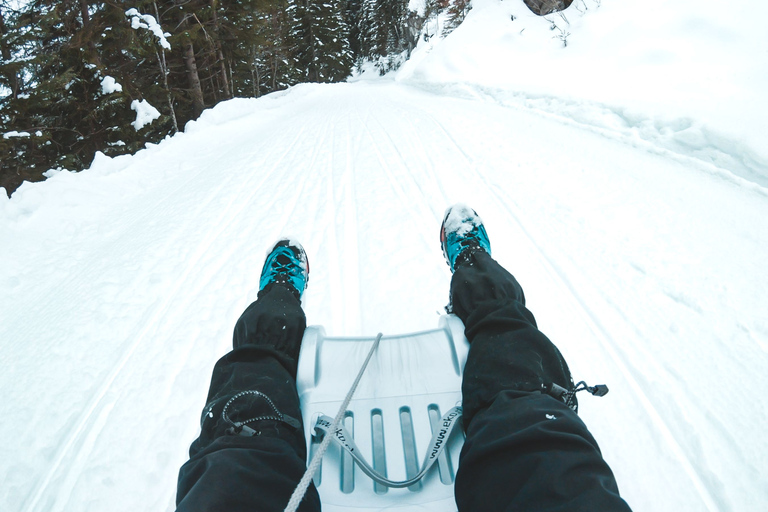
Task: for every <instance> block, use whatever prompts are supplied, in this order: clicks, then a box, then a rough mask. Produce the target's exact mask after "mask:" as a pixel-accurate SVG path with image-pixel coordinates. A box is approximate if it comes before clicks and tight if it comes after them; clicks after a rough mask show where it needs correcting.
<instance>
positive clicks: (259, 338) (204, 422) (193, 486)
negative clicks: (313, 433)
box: [176, 284, 320, 512]
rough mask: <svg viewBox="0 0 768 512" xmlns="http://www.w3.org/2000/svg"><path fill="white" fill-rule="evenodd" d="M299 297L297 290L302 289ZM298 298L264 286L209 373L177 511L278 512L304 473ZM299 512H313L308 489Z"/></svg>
mask: <svg viewBox="0 0 768 512" xmlns="http://www.w3.org/2000/svg"><path fill="white" fill-rule="evenodd" d="M302 291H303V286H302ZM299 296H300V294H299V293H296V291H295V290H294V289H291V288H290V287H288V286H285V285H284V284H268V285H267V286H266V287H264V289H262V290H261V291H260V292H259V295H258V300H256V302H254V303H253V304H251V305H250V306H249V307H248V308H247V309H246V310H245V312H244V313H243V314H242V316H241V317H240V319H239V320H238V321H237V324H236V326H235V332H234V338H233V346H234V348H233V350H232V351H231V352H229V353H228V354H227V355H225V356H224V357H222V358H221V359H220V360H219V361H218V362H217V363H216V366H215V367H214V370H213V376H212V378H211V386H210V390H209V392H208V399H207V401H206V406H205V408H204V410H203V414H202V419H201V433H200V437H199V438H198V439H197V440H195V441H194V442H193V443H192V446H191V447H190V451H189V454H190V460H189V461H188V462H187V463H186V464H184V466H183V467H182V468H181V470H180V471H179V479H178V488H177V496H176V505H177V510H178V511H180V512H191V511H201V512H202V511H214V510H226V511H227V512H238V511H243V512H246V511H247V512H254V511H264V512H277V511H282V510H283V509H284V508H285V506H286V505H287V503H288V500H289V499H290V497H291V493H292V492H293V490H294V488H295V487H296V485H297V484H298V482H299V480H300V479H301V477H302V475H303V474H304V471H305V469H306V444H305V440H304V431H303V427H302V423H301V411H300V409H299V397H298V394H297V392H296V370H297V363H298V356H299V349H300V346H301V339H302V336H303V334H304V329H305V328H306V317H305V316H304V312H303V310H302V309H301V305H300V302H299ZM299 510H300V511H304V512H309V511H319V510H320V500H319V497H318V495H317V491H316V490H315V488H314V486H310V488H309V490H308V491H307V494H306V496H305V498H304V500H303V502H302V504H301V506H300V507H299Z"/></svg>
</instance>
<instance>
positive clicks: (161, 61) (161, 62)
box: [152, 2, 179, 133]
mask: <svg viewBox="0 0 768 512" xmlns="http://www.w3.org/2000/svg"><path fill="white" fill-rule="evenodd" d="M152 4H153V5H154V6H155V18H156V19H157V21H158V23H159V22H160V11H159V10H158V9H157V2H152ZM155 48H157V47H155ZM155 55H157V65H158V66H160V73H161V74H162V75H163V87H165V94H166V96H167V99H168V108H169V109H170V110H171V120H172V121H173V133H178V132H179V122H178V120H177V119H176V109H175V108H173V95H172V94H171V88H170V87H169V86H168V64H167V63H166V60H165V48H163V47H160V51H159V52H158V51H157V49H155Z"/></svg>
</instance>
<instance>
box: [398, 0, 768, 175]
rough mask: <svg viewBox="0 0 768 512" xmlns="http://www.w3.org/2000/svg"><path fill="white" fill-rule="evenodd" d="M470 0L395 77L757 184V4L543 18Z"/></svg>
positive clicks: (600, 6) (760, 148)
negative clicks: (448, 28) (462, 16)
mask: <svg viewBox="0 0 768 512" xmlns="http://www.w3.org/2000/svg"><path fill="white" fill-rule="evenodd" d="M473 5H474V6H475V7H474V9H472V10H471V11H470V12H469V14H468V16H467V18H466V20H465V21H464V23H462V24H461V25H460V26H459V28H457V29H456V31H454V32H453V33H452V34H451V35H450V37H448V38H446V39H444V40H440V39H438V38H432V39H430V40H429V43H424V42H423V41H422V44H421V45H420V46H419V48H418V49H417V51H416V52H415V53H414V56H413V58H412V59H411V60H410V62H408V63H407V64H406V65H405V66H404V68H403V69H402V70H401V72H400V74H399V76H398V79H399V80H403V81H406V82H409V83H418V84H422V85H428V86H431V87H436V88H446V87H451V88H452V89H454V90H455V89H463V90H466V91H467V93H469V94H474V95H481V96H485V97H489V98H493V99H494V100H495V101H498V102H501V103H504V104H508V105H524V106H526V107H528V108H534V109H537V110H542V111H544V112H550V113H556V114H558V115H561V116H564V117H566V118H568V119H569V121H571V122H575V123H578V124H580V125H583V126H585V127H589V128H591V129H598V130H607V131H610V132H615V133H618V134H621V135H622V136H623V137H624V138H625V139H627V140H628V141H636V142H640V141H650V142H652V143H653V144H654V145H655V146H658V147H663V148H665V149H668V150H671V151H673V152H675V153H679V154H683V155H694V156H696V157H697V158H701V159H703V160H706V161H710V162H712V163H714V164H716V165H719V166H722V167H725V168H727V169H729V171H730V172H732V173H735V174H737V175H739V176H743V177H746V178H747V179H750V180H753V181H756V182H758V183H760V184H762V185H763V186H768V171H766V168H768V146H766V144H765V140H766V137H768V115H766V114H768V94H766V92H765V91H768V35H766V31H765V29H764V20H766V19H768V3H766V2H755V1H753V0H734V1H731V2H727V3H723V2H719V1H717V0H677V1H675V2H668V1H666V0H621V1H617V0H575V1H574V3H573V4H572V5H571V7H570V8H569V9H567V10H566V11H565V12H564V13H562V14H553V15H549V16H546V17H539V16H536V15H534V14H533V13H531V12H530V10H528V8H527V7H526V6H525V5H524V4H523V2H522V1H517V0H511V1H499V0H474V1H473ZM513 18H514V19H513ZM426 30H427V32H428V33H436V32H437V33H439V31H440V28H439V26H438V24H437V21H436V22H434V23H433V24H430V25H428V26H427V29H426ZM563 40H565V42H566V43H567V47H566V48H564V47H563V44H564V43H563Z"/></svg>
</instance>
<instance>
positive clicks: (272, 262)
mask: <svg viewBox="0 0 768 512" xmlns="http://www.w3.org/2000/svg"><path fill="white" fill-rule="evenodd" d="M308 281H309V261H308V260H307V253H306V252H305V251H304V248H303V247H302V246H301V244H300V243H298V242H294V241H292V240H289V239H287V238H284V239H281V240H278V241H277V242H276V243H275V245H274V246H272V249H270V251H269V252H268V253H267V259H266V261H265V262H264V268H263V269H262V271H261V280H260V281H259V291H261V290H263V289H264V288H266V287H267V286H269V285H273V284H275V285H280V286H285V287H287V288H288V289H289V290H291V291H292V292H293V293H294V295H295V296H296V298H297V299H298V300H299V301H301V296H302V295H303V294H304V290H306V289H307V282H308Z"/></svg>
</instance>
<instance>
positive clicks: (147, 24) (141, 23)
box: [125, 8, 171, 50]
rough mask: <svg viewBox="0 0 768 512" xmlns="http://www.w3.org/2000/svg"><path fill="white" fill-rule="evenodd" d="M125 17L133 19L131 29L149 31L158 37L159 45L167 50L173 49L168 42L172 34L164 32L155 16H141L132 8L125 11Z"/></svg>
mask: <svg viewBox="0 0 768 512" xmlns="http://www.w3.org/2000/svg"><path fill="white" fill-rule="evenodd" d="M125 15H126V16H128V17H129V18H131V28H132V29H134V30H138V29H140V28H143V29H147V30H149V31H150V32H152V33H153V34H154V35H155V37H157V41H158V44H159V45H160V46H162V47H163V48H165V49H166V50H170V49H171V43H169V42H168V39H166V38H168V37H170V36H171V34H169V33H167V32H163V29H162V27H161V26H160V24H159V23H158V22H157V20H156V19H155V17H154V16H152V15H151V14H141V13H140V12H139V11H138V10H137V9H135V8H131V9H128V10H127V11H125Z"/></svg>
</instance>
